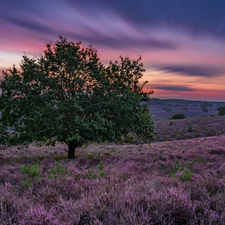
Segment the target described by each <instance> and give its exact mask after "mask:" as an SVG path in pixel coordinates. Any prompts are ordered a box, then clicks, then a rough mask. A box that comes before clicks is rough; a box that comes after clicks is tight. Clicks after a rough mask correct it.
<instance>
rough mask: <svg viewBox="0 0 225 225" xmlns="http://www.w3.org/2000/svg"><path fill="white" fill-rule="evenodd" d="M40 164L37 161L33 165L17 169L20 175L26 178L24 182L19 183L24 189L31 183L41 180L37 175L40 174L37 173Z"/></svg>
mask: <svg viewBox="0 0 225 225" xmlns="http://www.w3.org/2000/svg"><path fill="white" fill-rule="evenodd" d="M40 163H41V161H40V160H38V161H37V163H36V164H34V165H30V164H28V165H25V164H23V165H22V166H20V167H19V170H20V172H21V173H25V174H27V177H26V178H25V180H24V181H21V185H23V186H25V187H29V186H30V185H31V184H32V181H34V180H38V179H42V178H41V177H38V175H39V174H40V172H39V166H40Z"/></svg>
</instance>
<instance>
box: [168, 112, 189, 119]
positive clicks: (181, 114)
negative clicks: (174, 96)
mask: <svg viewBox="0 0 225 225" xmlns="http://www.w3.org/2000/svg"><path fill="white" fill-rule="evenodd" d="M185 118H186V116H185V115H184V114H183V113H176V114H174V115H172V116H171V117H170V118H169V120H177V119H185Z"/></svg>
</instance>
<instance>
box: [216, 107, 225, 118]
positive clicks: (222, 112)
mask: <svg viewBox="0 0 225 225" xmlns="http://www.w3.org/2000/svg"><path fill="white" fill-rule="evenodd" d="M217 111H218V115H219V116H224V115H225V105H224V106H220V107H219V108H217Z"/></svg>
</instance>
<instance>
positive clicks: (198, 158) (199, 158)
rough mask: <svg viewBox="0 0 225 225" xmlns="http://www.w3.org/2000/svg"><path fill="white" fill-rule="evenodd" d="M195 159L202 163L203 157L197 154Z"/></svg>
mask: <svg viewBox="0 0 225 225" xmlns="http://www.w3.org/2000/svg"><path fill="white" fill-rule="evenodd" d="M195 161H196V162H198V163H204V162H205V159H204V157H203V156H201V155H199V156H198V157H197V159H196V160H195Z"/></svg>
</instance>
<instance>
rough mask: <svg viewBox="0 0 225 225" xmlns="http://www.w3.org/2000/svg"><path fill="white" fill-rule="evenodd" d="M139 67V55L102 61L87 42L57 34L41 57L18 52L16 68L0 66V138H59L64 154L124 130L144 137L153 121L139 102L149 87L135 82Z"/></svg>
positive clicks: (47, 141) (116, 138) (20, 141)
mask: <svg viewBox="0 0 225 225" xmlns="http://www.w3.org/2000/svg"><path fill="white" fill-rule="evenodd" d="M144 71H145V70H144V68H143V64H142V63H141V58H138V59H137V60H131V59H129V57H123V56H120V58H119V60H117V61H114V62H112V61H110V63H109V65H108V66H105V65H104V64H102V63H101V62H100V59H99V57H98V55H97V51H96V50H95V49H94V48H93V47H92V46H90V47H88V48H86V47H83V46H82V45H81V42H79V43H76V44H74V43H73V42H68V41H67V40H66V39H65V38H62V37H60V40H58V41H56V43H55V44H52V43H50V44H46V50H44V54H43V55H42V56H41V57H39V58H38V57H34V58H28V57H27V56H26V55H24V56H23V59H22V61H21V64H20V69H17V68H16V67H15V66H13V67H12V68H9V69H7V70H6V71H3V75H4V80H3V81H2V82H1V84H0V88H1V89H2V95H1V97H0V111H1V112H2V116H1V118H0V141H1V143H3V144H7V145H24V144H29V143H33V142H35V143H42V144H44V145H54V144H55V143H56V142H57V141H58V142H64V143H66V144H67V145H68V158H70V159H71V158H74V154H75V148H76V147H80V146H82V145H84V144H88V143H89V142H98V143H100V142H104V141H108V142H115V143H118V142H122V141H124V140H125V139H126V137H127V136H128V135H134V136H135V137H136V138H138V139H139V140H143V141H150V140H151V139H152V137H153V121H152V119H151V116H150V115H149V110H148V108H147V106H146V105H145V104H143V101H144V100H148V99H149V95H150V94H152V93H153V92H152V91H149V92H145V91H144V89H143V88H144V86H145V84H146V83H147V82H144V83H143V84H140V83H139V80H140V78H142V76H143V72H144ZM9 128H13V129H9Z"/></svg>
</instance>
